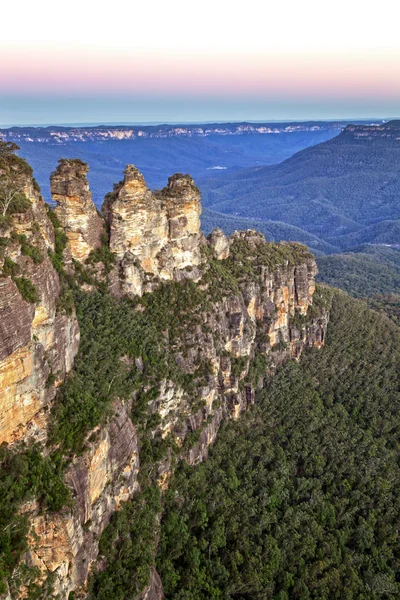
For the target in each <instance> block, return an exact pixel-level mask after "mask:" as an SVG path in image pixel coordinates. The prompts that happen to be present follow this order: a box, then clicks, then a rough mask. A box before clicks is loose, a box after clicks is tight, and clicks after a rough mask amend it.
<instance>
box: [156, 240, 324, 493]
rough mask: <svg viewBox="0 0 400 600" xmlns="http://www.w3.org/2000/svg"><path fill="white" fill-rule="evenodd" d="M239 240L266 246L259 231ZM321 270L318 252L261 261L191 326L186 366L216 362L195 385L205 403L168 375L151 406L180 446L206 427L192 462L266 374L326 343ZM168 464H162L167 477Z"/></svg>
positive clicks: (181, 363)
mask: <svg viewBox="0 0 400 600" xmlns="http://www.w3.org/2000/svg"><path fill="white" fill-rule="evenodd" d="M238 239H239V240H242V241H245V242H246V244H247V245H248V249H249V250H250V249H251V247H252V245H253V247H255V246H257V245H260V244H263V245H265V240H264V238H263V236H262V235H261V234H259V233H258V232H252V231H248V232H239V233H238V232H237V233H235V234H233V235H232V236H231V238H230V239H229V242H230V244H231V245H232V244H234V243H235V240H238ZM316 272H317V268H316V263H315V260H314V258H312V257H307V256H305V257H304V258H303V259H302V260H301V262H299V263H298V264H288V261H287V262H286V264H285V263H284V264H282V265H279V266H276V267H273V268H268V267H266V266H260V269H259V278H258V281H257V282H255V281H251V282H250V281H249V280H248V279H247V278H244V279H243V281H242V283H241V284H240V290H239V292H237V293H231V294H229V295H227V296H225V297H224V298H222V299H221V300H218V301H216V302H215V303H214V304H213V306H212V309H211V310H209V311H208V312H207V313H205V314H204V315H203V316H202V319H201V322H202V326H198V327H196V328H195V329H194V330H193V329H191V330H188V331H187V332H186V337H185V339H184V341H183V344H182V346H183V347H184V348H185V352H184V353H182V354H181V355H178V356H177V361H178V363H179V366H180V367H181V369H182V370H183V371H184V372H185V373H195V372H196V370H197V369H198V368H199V363H200V364H202V363H204V362H208V363H209V364H210V365H211V371H210V376H209V378H208V381H207V383H206V384H205V385H201V384H199V387H198V389H197V399H198V402H199V403H200V404H201V405H203V408H201V409H200V410H196V411H195V412H194V411H193V400H192V398H190V397H189V396H188V395H187V394H185V392H184V391H183V390H182V389H179V388H176V386H174V385H173V384H172V383H168V382H165V383H164V384H163V385H162V386H161V388H160V395H159V397H158V399H157V400H156V401H155V402H154V405H153V408H152V410H153V411H154V412H157V413H158V414H159V415H160V416H161V423H160V428H161V431H162V435H163V436H166V435H167V434H168V433H170V432H173V434H174V436H176V441H177V443H178V445H179V444H181V443H182V442H183V440H184V439H185V438H186V436H187V435H188V433H190V432H193V431H196V430H201V434H200V439H199V442H198V443H197V444H195V445H194V446H193V447H191V448H190V450H189V451H188V453H187V454H186V456H185V458H186V460H187V461H188V462H189V463H190V464H195V463H197V462H199V461H201V460H203V459H204V458H205V457H206V456H207V452H208V447H209V445H210V444H212V443H213V442H214V440H215V439H216V436H217V433H218V428H219V425H220V423H221V421H222V420H223V419H224V418H227V417H233V418H238V417H239V415H240V414H241V412H242V411H243V410H246V409H247V408H248V406H249V405H251V404H252V403H253V402H254V397H255V390H256V389H257V387H259V386H262V385H263V382H264V380H265V377H266V375H268V374H269V375H272V374H273V373H274V372H275V370H276V368H277V367H278V366H279V365H280V364H282V363H283V362H285V361H287V360H288V359H290V358H295V359H298V358H299V357H300V355H301V353H302V351H303V349H304V348H305V347H313V346H314V347H321V346H322V345H323V344H324V340H325V332H326V327H327V324H328V318H329V314H328V312H327V310H325V309H323V310H321V309H316V308H314V312H313V311H312V310H311V308H312V302H313V295H314V291H315V283H314V281H315V275H316ZM260 357H261V358H262V360H263V363H262V364H263V367H262V368H261V370H257V369H255V368H254V362H255V361H256V359H257V360H259V359H260ZM182 415H187V416H186V418H183V419H182ZM168 469H169V465H168V464H163V465H162V467H161V470H160V475H161V480H162V481H164V479H165V477H166V473H167V472H168Z"/></svg>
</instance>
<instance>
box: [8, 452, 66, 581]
mask: <svg viewBox="0 0 400 600" xmlns="http://www.w3.org/2000/svg"><path fill="white" fill-rule="evenodd" d="M34 498H36V499H37V500H38V501H39V502H40V504H41V505H42V506H44V507H47V508H48V509H49V510H59V509H60V508H61V507H62V506H63V505H65V504H68V503H69V502H70V492H69V490H68V488H67V487H66V485H65V483H64V481H63V462H62V459H61V457H60V455H59V454H53V455H50V456H48V457H44V456H43V454H42V451H41V447H40V446H39V445H33V446H31V447H27V446H24V445H21V444H20V445H14V446H13V447H12V448H8V447H7V444H3V445H2V446H0V593H2V592H4V591H5V589H6V588H5V583H4V582H5V580H6V579H8V578H9V577H10V576H11V574H12V572H13V569H14V567H15V566H16V565H17V564H18V561H19V559H20V557H21V555H22V553H23V552H24V551H25V550H26V548H27V540H26V536H27V533H28V530H29V522H28V517H27V515H25V514H23V513H19V512H18V509H19V507H20V506H21V505H22V503H23V502H26V501H27V500H30V499H32V500H33V499H34Z"/></svg>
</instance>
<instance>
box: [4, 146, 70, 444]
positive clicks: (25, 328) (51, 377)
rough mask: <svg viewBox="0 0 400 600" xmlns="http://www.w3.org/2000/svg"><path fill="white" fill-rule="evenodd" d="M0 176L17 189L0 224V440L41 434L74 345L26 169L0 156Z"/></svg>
mask: <svg viewBox="0 0 400 600" xmlns="http://www.w3.org/2000/svg"><path fill="white" fill-rule="evenodd" d="M0 182H2V185H3V186H4V187H7V186H9V187H10V186H11V188H13V189H16V190H17V191H18V194H17V201H16V202H14V203H12V204H11V205H10V206H9V207H8V210H7V211H6V214H5V215H4V217H3V219H2V221H1V223H0V229H1V231H0V234H1V237H0V242H1V244H0V274H1V275H0V443H2V442H7V443H10V442H14V441H16V440H21V439H28V438H29V437H31V436H36V437H37V438H45V437H46V430H47V425H46V420H47V415H48V413H47V410H46V407H47V406H48V405H49V404H50V403H51V401H52V400H53V398H54V396H55V394H56V390H57V387H58V386H59V385H60V384H61V383H62V381H63V379H64V377H65V374H66V373H67V372H68V371H70V369H71V368H72V365H73V360H74V357H75V355H76V352H77V350H78V343H79V327H78V322H77V319H76V317H75V313H74V311H71V312H70V314H68V313H67V312H66V311H63V310H60V300H62V290H61V286H60V280H59V276H58V273H57V271H56V270H55V268H54V267H53V265H52V262H51V260H50V258H49V256H48V254H49V253H53V252H54V247H55V240H54V230H53V226H52V223H51V221H50V219H49V216H48V211H47V208H46V205H45V203H44V201H43V198H42V197H41V195H40V193H39V191H38V189H37V186H36V185H35V183H34V181H33V179H32V171H31V169H30V167H29V166H28V165H27V164H26V163H25V162H24V161H22V160H21V159H18V158H17V157H16V156H15V155H13V154H11V155H2V156H0Z"/></svg>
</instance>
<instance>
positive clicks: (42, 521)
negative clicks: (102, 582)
mask: <svg viewBox="0 0 400 600" xmlns="http://www.w3.org/2000/svg"><path fill="white" fill-rule="evenodd" d="M113 412H114V414H113V417H112V418H111V419H110V420H109V422H108V423H107V425H106V426H104V427H102V428H98V429H97V430H95V431H93V432H92V437H93V438H94V439H93V441H92V442H91V443H90V448H89V449H88V450H87V451H86V452H85V453H84V455H83V456H80V457H76V458H75V459H74V460H73V462H72V463H71V464H70V466H69V467H68V469H67V472H66V475H65V479H66V482H67V483H68V485H69V486H70V488H71V490H72V493H73V498H74V503H73V508H72V510H63V511H61V512H59V513H56V514H54V513H48V512H47V513H46V512H45V513H43V511H41V510H40V508H39V506H37V505H36V504H35V503H34V502H33V503H30V504H28V505H27V506H25V507H24V510H25V511H27V512H28V513H29V515H30V520H31V525H32V529H31V532H32V533H31V539H30V550H29V552H28V553H27V556H26V560H27V561H28V563H29V564H30V565H32V566H35V567H38V568H39V570H40V572H41V573H42V579H43V580H44V579H45V577H46V576H47V575H48V574H49V573H52V574H53V576H55V581H54V594H60V595H61V597H62V598H67V597H68V593H69V592H70V591H71V590H76V589H77V588H78V587H79V586H81V585H82V583H83V582H85V581H86V579H87V576H88V571H89V568H90V566H91V565H92V563H93V561H94V560H95V559H96V558H97V555H98V544H99V538H100V535H101V533H102V531H103V530H104V528H105V527H106V526H107V524H108V522H109V520H110V517H111V515H112V513H113V512H114V511H115V510H117V509H118V508H119V505H120V503H121V502H124V501H127V500H128V499H129V498H130V497H131V496H132V495H133V494H134V493H135V492H136V491H137V490H138V488H139V485H138V483H137V474H138V469H139V456H138V446H137V435H136V431H135V428H134V427H133V424H132V421H131V420H130V417H129V407H128V406H125V405H123V404H122V403H121V402H120V401H118V400H117V401H115V402H114V404H113Z"/></svg>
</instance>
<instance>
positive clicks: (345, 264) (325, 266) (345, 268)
mask: <svg viewBox="0 0 400 600" xmlns="http://www.w3.org/2000/svg"><path fill="white" fill-rule="evenodd" d="M318 271H319V273H318V279H319V281H323V282H324V283H327V284H329V285H332V286H334V287H339V288H341V289H342V290H345V291H346V292H348V293H349V294H351V295H352V296H356V297H359V298H366V297H371V296H375V295H377V294H391V293H394V294H399V293H400V248H391V247H386V246H374V245H364V246H360V247H359V248H355V249H354V250H352V251H351V252H344V253H340V254H332V255H330V256H320V257H319V258H318Z"/></svg>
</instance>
